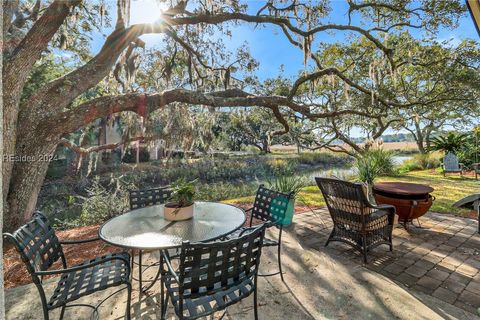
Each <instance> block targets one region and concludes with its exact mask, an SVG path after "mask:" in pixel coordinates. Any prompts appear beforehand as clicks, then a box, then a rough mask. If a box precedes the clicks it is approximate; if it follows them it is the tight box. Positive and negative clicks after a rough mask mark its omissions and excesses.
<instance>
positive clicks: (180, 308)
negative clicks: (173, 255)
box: [161, 224, 266, 320]
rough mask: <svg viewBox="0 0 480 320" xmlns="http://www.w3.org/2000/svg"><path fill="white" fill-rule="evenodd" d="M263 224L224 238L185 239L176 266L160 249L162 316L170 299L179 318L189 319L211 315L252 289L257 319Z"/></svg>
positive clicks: (237, 300) (247, 293)
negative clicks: (206, 239)
mask: <svg viewBox="0 0 480 320" xmlns="http://www.w3.org/2000/svg"><path fill="white" fill-rule="evenodd" d="M265 228H266V225H265V224H262V225H258V226H256V227H253V228H248V229H244V230H242V233H240V234H239V237H234V238H231V239H229V240H226V241H214V242H209V243H206V242H201V243H195V244H193V243H192V244H191V243H188V242H184V243H183V244H182V247H181V249H180V256H179V259H178V269H176V270H175V268H174V267H173V265H172V262H171V260H170V257H169V256H168V252H167V251H162V256H161V260H162V263H161V266H162V276H161V284H162V285H161V312H162V319H164V318H165V315H166V311H167V306H168V300H169V299H171V301H172V304H173V307H174V310H175V313H176V315H177V316H178V317H179V318H180V319H188V320H191V319H197V318H200V317H205V316H208V315H213V313H215V312H217V311H220V310H224V309H226V308H227V307H228V306H230V305H232V304H235V303H237V302H239V301H240V300H242V299H244V298H246V297H248V296H249V295H250V294H252V293H253V300H254V314H255V319H258V310H257V275H258V266H259V264H260V256H261V251H262V243H263V240H264V234H265ZM165 290H166V292H165Z"/></svg>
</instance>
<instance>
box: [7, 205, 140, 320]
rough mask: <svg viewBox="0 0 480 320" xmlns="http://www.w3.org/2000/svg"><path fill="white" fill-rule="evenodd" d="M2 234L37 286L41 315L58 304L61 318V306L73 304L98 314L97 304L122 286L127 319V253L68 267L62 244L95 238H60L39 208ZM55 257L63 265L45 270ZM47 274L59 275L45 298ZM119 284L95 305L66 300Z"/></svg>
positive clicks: (109, 255) (110, 255) (88, 240)
mask: <svg viewBox="0 0 480 320" xmlns="http://www.w3.org/2000/svg"><path fill="white" fill-rule="evenodd" d="M3 236H4V238H6V239H9V240H11V241H12V242H13V243H14V245H15V247H16V249H17V251H18V252H19V253H20V256H21V257H22V260H23V262H24V263H25V266H26V267H27V270H28V272H29V273H30V275H31V277H32V280H33V283H34V284H35V286H36V287H37V289H38V292H39V294H40V298H41V300H42V306H43V316H44V319H49V315H48V313H49V311H50V310H53V309H56V308H61V311H60V319H63V316H64V313H65V309H66V308H69V307H75V306H82V307H89V308H92V309H93V314H95V315H96V316H97V318H98V316H99V314H98V308H99V307H100V306H101V305H102V303H103V302H105V300H107V299H108V298H110V297H111V296H113V295H114V294H116V293H118V292H120V291H121V290H124V289H127V290H128V300H127V309H126V311H125V316H126V318H127V319H130V300H131V291H132V288H131V285H130V281H129V277H130V265H129V263H130V255H129V254H128V253H126V252H122V253H112V254H108V255H104V256H101V257H96V258H95V259H91V260H87V261H84V262H82V263H80V264H77V265H74V266H71V267H68V266H67V261H66V259H65V255H64V253H63V249H62V246H63V245H71V244H80V243H86V242H92V241H96V240H98V238H93V239H86V240H72V241H60V240H59V239H58V238H57V236H56V235H55V230H54V229H53V228H52V227H51V226H50V223H49V221H48V219H47V218H46V217H45V216H44V215H43V214H41V213H39V212H37V213H35V215H34V216H33V218H32V220H31V221H29V222H28V223H27V224H25V225H24V226H22V227H20V228H19V229H18V230H16V231H15V232H13V233H12V234H10V233H4V234H3ZM59 259H61V262H62V267H63V268H62V269H57V270H49V269H50V268H51V267H52V265H53V264H54V263H55V262H56V261H58V260H59ZM47 275H59V276H60V280H59V281H58V283H57V286H56V288H55V291H54V292H53V295H52V296H51V297H50V299H49V300H48V301H47V297H46V295H45V291H44V288H43V285H42V280H43V277H44V276H47ZM122 284H124V285H126V287H124V288H121V289H119V290H117V291H115V292H113V293H112V294H110V295H109V296H108V297H106V298H105V299H104V300H102V301H101V302H100V303H99V304H97V305H96V306H93V305H88V304H84V303H82V304H70V302H73V301H75V300H77V299H79V298H81V297H84V296H86V295H90V294H92V293H94V292H98V291H100V290H104V289H107V288H110V287H115V286H120V285H122Z"/></svg>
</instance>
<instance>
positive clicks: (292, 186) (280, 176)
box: [267, 166, 307, 198]
mask: <svg viewBox="0 0 480 320" xmlns="http://www.w3.org/2000/svg"><path fill="white" fill-rule="evenodd" d="M306 184H307V181H306V179H305V178H304V177H302V176H300V175H298V174H295V170H294V169H293V168H292V167H291V166H278V167H277V168H276V169H275V173H274V177H273V179H267V186H268V187H269V188H271V189H273V190H275V191H278V192H282V193H286V194H288V193H292V194H293V197H294V198H296V197H297V195H298V193H299V192H300V190H301V189H302V188H303V187H304V186H305V185H306Z"/></svg>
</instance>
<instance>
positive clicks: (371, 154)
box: [355, 148, 395, 185]
mask: <svg viewBox="0 0 480 320" xmlns="http://www.w3.org/2000/svg"><path fill="white" fill-rule="evenodd" d="M393 156H394V153H393V152H392V151H387V150H383V149H380V148H379V149H372V150H369V151H365V152H364V153H362V154H361V155H359V156H358V158H357V159H356V162H355V166H356V169H357V175H358V179H359V180H360V181H363V182H365V183H367V184H369V185H371V184H373V181H374V180H375V179H376V178H377V177H378V176H384V175H391V174H394V173H395V170H394V161H393Z"/></svg>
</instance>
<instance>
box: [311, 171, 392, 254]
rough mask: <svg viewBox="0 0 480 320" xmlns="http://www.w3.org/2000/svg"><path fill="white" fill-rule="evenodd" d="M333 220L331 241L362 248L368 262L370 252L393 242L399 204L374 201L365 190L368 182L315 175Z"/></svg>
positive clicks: (329, 239) (328, 241)
mask: <svg viewBox="0 0 480 320" xmlns="http://www.w3.org/2000/svg"><path fill="white" fill-rule="evenodd" d="M315 180H316V182H317V185H318V187H319V188H320V190H321V191H322V193H323V197H324V198H325V201H326V203H327V206H328V210H329V212H330V215H331V217H332V220H333V230H332V233H331V234H330V236H329V238H328V240H327V242H326V243H325V246H327V245H328V244H329V243H330V241H341V242H344V243H347V244H349V245H350V246H352V247H354V248H356V249H358V250H359V251H360V252H361V253H362V254H363V259H364V262H365V263H367V252H368V251H370V250H371V249H372V248H374V247H376V246H378V245H381V244H387V245H389V246H390V251H392V249H393V245H392V231H393V221H394V217H395V207H394V206H391V205H380V206H375V205H372V204H371V203H370V202H369V201H368V199H367V197H366V195H365V192H364V186H363V185H362V184H359V183H351V182H347V181H343V180H337V179H329V178H315Z"/></svg>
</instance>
